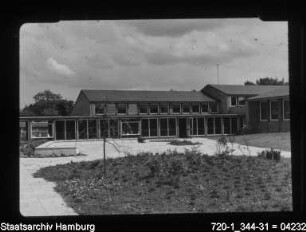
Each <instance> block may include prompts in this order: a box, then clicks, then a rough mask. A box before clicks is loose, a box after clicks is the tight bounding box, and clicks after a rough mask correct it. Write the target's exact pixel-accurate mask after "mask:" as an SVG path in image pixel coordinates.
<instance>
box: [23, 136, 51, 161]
mask: <svg viewBox="0 0 306 232" xmlns="http://www.w3.org/2000/svg"><path fill="white" fill-rule="evenodd" d="M48 141H49V140H48V139H36V140H31V141H29V142H25V143H22V144H20V146H19V153H20V155H21V156H25V157H33V156H34V154H35V147H38V146H39V145H41V144H43V143H46V142H48Z"/></svg>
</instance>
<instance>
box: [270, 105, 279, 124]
mask: <svg viewBox="0 0 306 232" xmlns="http://www.w3.org/2000/svg"><path fill="white" fill-rule="evenodd" d="M270 109H271V110H270V117H271V120H277V119H278V114H279V102H278V101H271V102H270Z"/></svg>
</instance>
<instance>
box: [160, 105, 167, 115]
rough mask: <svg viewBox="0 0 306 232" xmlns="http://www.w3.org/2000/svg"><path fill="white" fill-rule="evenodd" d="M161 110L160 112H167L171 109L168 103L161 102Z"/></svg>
mask: <svg viewBox="0 0 306 232" xmlns="http://www.w3.org/2000/svg"><path fill="white" fill-rule="evenodd" d="M159 110H160V113H161V114H167V113H168V111H169V107H168V104H161V105H160V106H159Z"/></svg>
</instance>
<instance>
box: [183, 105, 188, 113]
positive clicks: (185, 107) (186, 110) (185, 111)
mask: <svg viewBox="0 0 306 232" xmlns="http://www.w3.org/2000/svg"><path fill="white" fill-rule="evenodd" d="M182 112H183V114H189V113H190V106H189V105H188V104H183V105H182Z"/></svg>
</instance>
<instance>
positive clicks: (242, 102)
mask: <svg viewBox="0 0 306 232" xmlns="http://www.w3.org/2000/svg"><path fill="white" fill-rule="evenodd" d="M238 105H240V106H244V105H245V98H244V97H238Z"/></svg>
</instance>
